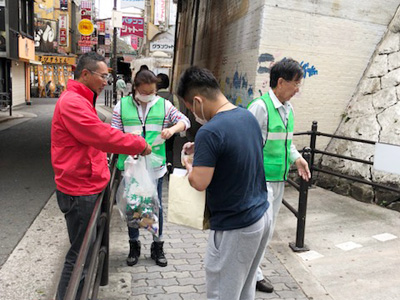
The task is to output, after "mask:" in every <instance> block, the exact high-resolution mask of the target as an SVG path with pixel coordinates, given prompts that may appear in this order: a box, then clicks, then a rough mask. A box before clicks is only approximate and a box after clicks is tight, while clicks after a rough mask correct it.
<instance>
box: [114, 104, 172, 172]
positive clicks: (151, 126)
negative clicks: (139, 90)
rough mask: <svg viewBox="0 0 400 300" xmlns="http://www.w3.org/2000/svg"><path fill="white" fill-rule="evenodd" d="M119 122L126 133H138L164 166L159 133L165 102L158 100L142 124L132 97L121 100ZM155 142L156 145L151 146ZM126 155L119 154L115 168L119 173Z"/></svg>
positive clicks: (161, 140)
mask: <svg viewBox="0 0 400 300" xmlns="http://www.w3.org/2000/svg"><path fill="white" fill-rule="evenodd" d="M120 105H121V113H120V116H121V120H122V125H123V126H124V130H125V131H126V132H134V131H139V132H141V133H142V136H143V137H144V139H145V140H146V142H147V143H148V144H149V145H150V146H151V147H152V153H154V154H156V155H159V156H160V157H163V163H162V165H165V162H166V154H165V140H164V139H162V138H161V131H162V129H163V125H164V119H165V100H164V99H163V98H161V97H160V98H159V99H158V101H157V102H156V103H155V104H154V105H153V106H152V107H151V108H150V110H149V112H148V114H147V116H146V119H145V120H144V124H142V122H141V121H140V119H139V112H138V108H137V106H136V105H135V104H134V103H133V99H132V96H126V97H123V98H121V102H120ZM156 140H157V145H153V144H154V142H155V141H156ZM127 157H128V155H126V154H119V155H118V161H117V168H118V169H119V170H121V171H123V170H124V162H125V160H126V158H127Z"/></svg>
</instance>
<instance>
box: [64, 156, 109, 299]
mask: <svg viewBox="0 0 400 300" xmlns="http://www.w3.org/2000/svg"><path fill="white" fill-rule="evenodd" d="M116 158H117V156H116V155H114V154H111V156H110V157H109V167H110V170H111V179H110V182H109V184H108V186H107V188H106V189H105V190H104V191H103V192H102V193H101V194H100V196H99V197H98V198H97V200H96V204H95V207H94V210H93V213H92V216H91V218H90V221H89V224H88V227H87V229H86V233H85V237H84V238H83V242H82V245H81V249H80V251H79V254H78V258H77V260H76V263H75V267H74V270H73V272H72V275H71V279H70V282H69V285H68V288H67V292H66V295H65V297H64V300H75V298H76V294H77V291H78V288H79V284H80V281H81V278H82V274H83V270H84V267H85V265H86V263H88V264H89V266H88V271H87V274H86V275H85V280H84V285H83V289H82V294H81V298H80V299H81V300H87V299H97V294H98V291H99V287H100V286H104V285H107V284H108V261H109V235H110V221H111V215H112V208H113V204H114V195H115V191H116V189H117V181H116V180H115V177H116V172H117V169H116V167H115V165H116ZM93 240H94V243H93ZM89 250H90V251H89ZM89 252H90V253H89ZM90 294H91V295H90Z"/></svg>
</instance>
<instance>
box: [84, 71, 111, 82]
mask: <svg viewBox="0 0 400 300" xmlns="http://www.w3.org/2000/svg"><path fill="white" fill-rule="evenodd" d="M89 72H90V73H93V74H96V75H99V76H100V77H101V79H103V80H107V78H108V74H101V73H98V72H95V71H90V70H89Z"/></svg>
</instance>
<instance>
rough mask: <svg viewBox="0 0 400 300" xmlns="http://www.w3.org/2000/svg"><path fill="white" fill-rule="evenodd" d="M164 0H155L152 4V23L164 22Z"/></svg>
mask: <svg viewBox="0 0 400 300" xmlns="http://www.w3.org/2000/svg"><path fill="white" fill-rule="evenodd" d="M165 1H166V0H155V4H154V25H160V23H162V24H164V23H165Z"/></svg>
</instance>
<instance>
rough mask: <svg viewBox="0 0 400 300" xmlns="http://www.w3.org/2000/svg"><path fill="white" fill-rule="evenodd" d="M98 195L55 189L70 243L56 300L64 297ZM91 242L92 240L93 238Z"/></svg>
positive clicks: (61, 299)
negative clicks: (73, 193)
mask: <svg viewBox="0 0 400 300" xmlns="http://www.w3.org/2000/svg"><path fill="white" fill-rule="evenodd" d="M98 196H99V194H95V195H88V196H70V195H67V194H64V193H62V192H60V191H57V202H58V206H59V207H60V209H61V211H62V212H63V214H64V216H65V221H66V223H67V229H68V236H69V241H70V243H71V247H70V248H69V250H68V252H67V255H66V256H65V262H64V268H63V271H62V273H61V278H60V282H59V284H58V289H57V297H56V299H57V300H63V299H64V297H65V293H66V291H67V287H68V284H69V280H70V278H71V275H72V271H73V270H74V266H75V263H76V259H77V258H78V254H79V250H80V248H81V245H82V241H83V237H84V236H85V232H86V228H87V226H88V224H89V221H90V217H91V216H92V213H93V209H94V206H95V204H96V200H97V198H98ZM92 242H94V240H93V241H92ZM90 252H91V251H90V250H89V253H88V256H87V257H88V258H89V257H90ZM88 267H89V266H88V263H86V264H85V269H84V272H83V276H82V278H81V282H80V284H79V288H78V292H77V294H76V298H75V299H80V298H81V293H82V288H83V283H84V278H85V274H86V273H87V268H88Z"/></svg>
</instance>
